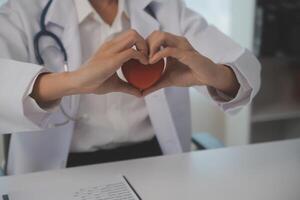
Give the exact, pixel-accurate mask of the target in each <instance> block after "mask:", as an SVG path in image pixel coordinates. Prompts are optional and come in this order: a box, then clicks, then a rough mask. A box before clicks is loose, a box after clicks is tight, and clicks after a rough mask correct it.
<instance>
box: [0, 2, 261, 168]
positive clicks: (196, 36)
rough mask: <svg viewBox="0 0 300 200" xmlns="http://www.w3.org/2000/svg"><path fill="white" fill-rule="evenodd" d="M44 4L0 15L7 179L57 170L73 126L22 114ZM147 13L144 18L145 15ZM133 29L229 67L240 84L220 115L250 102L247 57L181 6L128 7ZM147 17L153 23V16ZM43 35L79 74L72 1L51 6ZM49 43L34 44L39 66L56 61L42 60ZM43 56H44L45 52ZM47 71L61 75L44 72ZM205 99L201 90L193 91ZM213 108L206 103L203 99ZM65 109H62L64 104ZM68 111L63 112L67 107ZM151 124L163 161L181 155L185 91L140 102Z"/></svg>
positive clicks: (252, 76)
mask: <svg viewBox="0 0 300 200" xmlns="http://www.w3.org/2000/svg"><path fill="white" fill-rule="evenodd" d="M47 1H48V0H27V1H23V0H10V1H9V2H8V3H7V4H5V5H4V6H3V7H2V8H1V9H0V27H1V29H0V70H1V73H0V133H14V134H13V135H12V138H11V143H10V151H9V159H8V174H21V173H28V172H34V171H41V170H52V169H59V168H64V167H65V166H66V160H67V156H68V153H69V148H70V142H71V139H72V134H73V128H74V123H73V122H70V123H69V124H67V125H65V126H62V127H58V128H49V125H51V124H54V123H55V122H61V121H63V120H64V119H65V118H64V116H63V115H62V114H61V113H60V111H55V112H51V113H47V114H46V115H43V117H39V116H40V113H38V112H37V113H30V112H29V113H28V111H27V110H28V109H27V106H28V105H27V104H26V103H24V98H25V92H26V91H28V87H29V86H30V85H31V84H32V82H33V79H34V77H36V75H37V74H39V73H41V72H42V71H43V70H45V68H43V66H39V65H37V64H35V63H36V59H35V56H34V48H33V37H34V35H35V34H36V33H37V32H38V31H39V30H40V28H39V20H40V15H41V11H42V9H43V8H44V6H45V5H46V3H47ZM149 5H150V6H151V10H152V14H150V13H151V12H148V10H147V9H145V8H146V7H147V6H149ZM129 10H130V20H131V25H132V28H133V29H136V30H137V31H138V32H139V33H140V34H141V35H142V36H144V37H146V36H148V35H149V34H150V33H151V32H153V31H154V30H162V31H167V32H172V33H174V34H178V35H184V36H186V37H187V38H188V39H189V40H190V42H191V44H192V45H193V46H194V47H195V48H196V49H197V50H198V51H199V52H201V53H202V54H203V55H205V56H207V57H209V58H210V59H212V60H213V61H214V62H216V63H221V64H227V65H228V66H231V67H232V69H233V70H234V72H235V73H236V74H237V76H238V80H239V82H240V84H241V88H240V91H239V93H238V95H237V98H236V99H234V100H232V101H230V102H218V101H215V102H216V103H217V105H219V106H220V108H221V109H223V110H224V111H231V110H236V109H239V108H240V107H242V106H244V105H246V104H248V103H249V102H251V100H252V98H253V97H254V96H255V94H256V93H257V91H258V89H259V86H260V78H259V77H260V64H259V62H258V61H257V60H256V58H255V57H254V56H253V55H252V54H251V53H250V52H249V51H247V50H245V49H243V48H241V47H240V46H239V45H237V44H236V43H234V42H233V41H232V40H231V39H229V38H228V37H226V36H225V35H223V34H222V33H221V32H219V31H218V30H217V29H216V28H214V27H213V26H209V25H208V24H207V23H206V21H205V20H204V19H203V18H202V17H201V16H199V15H198V14H196V13H195V12H193V11H191V10H189V9H187V8H186V7H185V4H184V3H183V2H182V1H181V0H129ZM153 14H154V16H155V17H154V16H153ZM46 24H47V27H48V29H49V30H51V31H53V32H55V33H56V34H58V36H59V37H60V38H61V40H62V41H63V43H64V46H65V48H66V50H67V53H68V57H69V64H70V68H71V71H73V70H76V69H77V68H78V67H80V66H81V64H82V63H81V51H80V49H81V47H80V40H79V31H78V20H77V13H76V10H75V7H74V3H73V1H72V0H54V1H53V3H52V5H51V7H50V9H49V13H48V15H47V17H46ZM52 44H53V43H52V41H50V40H45V41H43V42H42V44H41V46H42V47H41V51H42V52H43V56H46V57H47V56H48V57H47V59H46V60H57V59H58V58H57V57H59V56H57V55H56V54H53V53H51V52H50V50H51V48H49V46H51V45H52ZM48 50H49V52H47V51H48ZM46 68H47V70H50V71H57V70H58V69H61V70H62V63H61V62H60V64H59V65H46ZM196 88H197V89H198V90H199V91H200V92H203V94H204V95H207V96H208V97H211V95H210V93H209V91H208V89H207V88H206V87H196ZM211 100H212V101H213V99H211ZM66 102H67V101H66ZM66 102H65V104H66V105H65V106H66V107H68V108H70V109H69V112H71V113H72V114H76V112H77V108H78V104H79V102H80V97H79V96H77V97H76V98H73V101H72V103H71V104H72V106H70V104H69V103H66ZM67 104H68V105H67ZM146 105H147V108H148V110H149V113H150V118H151V122H152V124H153V127H154V130H155V132H156V134H157V138H158V140H159V143H160V145H161V148H162V150H163V152H164V154H174V153H180V152H183V151H189V147H190V139H191V116H190V100H189V93H188V89H187V88H168V89H163V90H160V91H158V92H156V93H154V94H152V95H150V96H148V97H146Z"/></svg>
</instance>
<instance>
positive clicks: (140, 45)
mask: <svg viewBox="0 0 300 200" xmlns="http://www.w3.org/2000/svg"><path fill="white" fill-rule="evenodd" d="M133 46H135V47H136V49H137V50H134V49H133V48H132V47H133ZM130 59H136V60H139V61H140V62H141V63H143V64H148V47H147V43H146V41H145V40H144V39H143V38H142V37H141V36H140V35H139V34H138V33H137V32H136V31H134V30H129V31H126V32H124V33H122V34H120V35H119V36H117V37H116V38H114V39H113V40H111V41H108V42H106V43H104V44H103V45H102V47H101V48H100V49H99V50H98V51H97V52H96V53H95V54H94V55H93V56H92V57H91V58H90V59H89V61H88V62H87V63H85V64H84V66H83V67H81V68H80V69H78V70H77V71H73V72H62V73H44V74H40V75H39V77H38V78H37V79H36V81H35V83H34V87H33V91H32V93H31V94H30V96H31V97H33V98H34V99H35V100H36V102H37V103H38V104H39V105H40V106H41V107H44V108H46V107H49V106H51V105H53V104H56V102H57V101H59V100H60V99H61V98H62V97H64V96H70V95H77V94H90V93H93V94H107V93H111V92H123V93H127V94H131V95H135V96H138V97H141V96H142V93H141V91H139V90H138V89H136V88H134V87H132V86H131V85H130V84H128V83H126V82H124V81H122V80H121V79H120V78H119V77H118V76H117V74H116V71H117V70H118V69H119V68H120V67H121V66H122V65H123V63H125V62H126V61H128V60H130Z"/></svg>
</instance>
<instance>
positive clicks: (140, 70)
mask: <svg viewBox="0 0 300 200" xmlns="http://www.w3.org/2000/svg"><path fill="white" fill-rule="evenodd" d="M164 68H165V61H164V59H161V60H160V61H158V62H157V63H155V64H151V65H144V64H142V63H140V62H139V61H137V60H134V59H131V60H129V61H127V62H126V63H124V64H123V66H122V72H123V75H124V77H125V78H126V80H127V81H128V83H130V84H131V85H133V86H135V87H136V88H138V89H140V90H145V89H148V88H150V87H151V86H153V85H154V84H155V83H156V82H157V81H158V80H159V79H160V77H161V75H162V74H163V72H164Z"/></svg>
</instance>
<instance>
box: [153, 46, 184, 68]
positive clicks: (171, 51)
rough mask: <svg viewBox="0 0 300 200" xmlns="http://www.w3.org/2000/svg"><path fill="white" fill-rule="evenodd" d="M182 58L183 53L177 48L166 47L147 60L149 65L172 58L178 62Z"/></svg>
mask: <svg viewBox="0 0 300 200" xmlns="http://www.w3.org/2000/svg"><path fill="white" fill-rule="evenodd" d="M182 56H183V52H182V51H181V50H179V49H177V48H172V47H167V48H164V49H162V50H160V51H158V52H157V53H155V54H154V55H153V56H152V57H151V58H150V60H149V63H150V64H153V63H156V62H158V61H159V60H160V59H163V58H167V57H172V58H176V59H178V60H180V59H181V57H182Z"/></svg>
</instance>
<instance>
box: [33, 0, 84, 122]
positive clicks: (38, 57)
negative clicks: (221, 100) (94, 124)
mask: <svg viewBox="0 0 300 200" xmlns="http://www.w3.org/2000/svg"><path fill="white" fill-rule="evenodd" d="M52 1H53V0H49V1H48V3H47V5H46V6H45V8H44V9H43V11H42V14H41V18H40V28H41V30H40V31H39V32H38V33H37V34H36V35H35V36H34V51H35V57H36V60H37V62H38V63H39V64H40V65H44V64H45V63H44V60H43V58H42V56H41V54H40V47H39V42H40V40H41V38H42V37H49V38H51V39H53V40H54V41H55V43H56V44H57V46H58V47H59V49H60V51H61V53H62V54H63V57H64V71H65V72H68V71H69V70H70V69H69V65H68V55H67V51H66V49H65V47H64V45H63V43H62V41H61V40H60V39H59V38H58V36H57V35H55V34H54V33H52V32H50V31H48V30H47V28H46V24H45V19H46V16H47V14H48V10H49V7H50V6H51V4H52ZM59 108H60V110H61V112H62V114H63V115H64V116H65V117H66V121H63V122H61V123H57V124H54V125H53V126H54V127H59V126H64V125H66V124H68V123H69V122H70V121H77V120H80V119H81V118H82V117H80V118H76V117H73V116H71V115H70V114H68V113H67V112H66V110H65V109H64V107H63V105H62V103H61V104H60V105H59Z"/></svg>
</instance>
